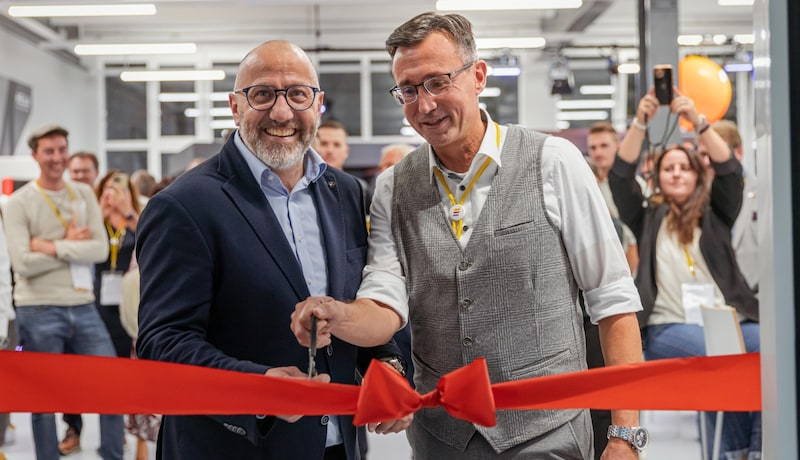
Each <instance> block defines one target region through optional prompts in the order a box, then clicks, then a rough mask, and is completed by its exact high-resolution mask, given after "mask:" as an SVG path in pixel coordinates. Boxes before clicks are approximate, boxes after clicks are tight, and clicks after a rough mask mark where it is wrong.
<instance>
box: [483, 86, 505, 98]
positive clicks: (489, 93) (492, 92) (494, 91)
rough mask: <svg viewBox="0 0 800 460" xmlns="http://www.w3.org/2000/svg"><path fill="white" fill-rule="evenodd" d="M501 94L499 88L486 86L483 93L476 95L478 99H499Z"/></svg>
mask: <svg viewBox="0 0 800 460" xmlns="http://www.w3.org/2000/svg"><path fill="white" fill-rule="evenodd" d="M501 94H503V92H502V91H501V90H500V88H498V87H496V86H487V87H485V88H483V91H481V93H480V94H479V95H478V97H500V95H501Z"/></svg>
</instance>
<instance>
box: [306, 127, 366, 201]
mask: <svg viewBox="0 0 800 460" xmlns="http://www.w3.org/2000/svg"><path fill="white" fill-rule="evenodd" d="M313 147H314V150H316V151H317V153H319V155H320V156H321V157H322V159H323V160H325V163H326V164H327V165H328V166H332V167H334V168H336V169H341V170H342V171H344V163H345V161H347V157H349V156H350V145H349V144H348V143H347V128H345V126H344V124H342V123H340V122H338V121H336V120H325V121H323V122H322V123H320V125H319V128H317V136H316V137H315V138H314V145H313ZM353 177H355V178H356V181H357V182H358V185H359V186H361V193H362V195H363V200H364V209H366V211H367V214H369V206H370V204H371V203H372V187H370V186H369V184H368V183H367V181H365V180H364V179H362V178H360V177H357V176H353Z"/></svg>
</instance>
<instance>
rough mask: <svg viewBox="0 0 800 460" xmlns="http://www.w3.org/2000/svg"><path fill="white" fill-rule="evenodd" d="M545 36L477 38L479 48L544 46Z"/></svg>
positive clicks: (476, 42)
mask: <svg viewBox="0 0 800 460" xmlns="http://www.w3.org/2000/svg"><path fill="white" fill-rule="evenodd" d="M546 43H547V42H546V41H545V39H544V37H508V38H476V39H475V45H476V46H477V47H478V49H502V48H544V45H545V44H546Z"/></svg>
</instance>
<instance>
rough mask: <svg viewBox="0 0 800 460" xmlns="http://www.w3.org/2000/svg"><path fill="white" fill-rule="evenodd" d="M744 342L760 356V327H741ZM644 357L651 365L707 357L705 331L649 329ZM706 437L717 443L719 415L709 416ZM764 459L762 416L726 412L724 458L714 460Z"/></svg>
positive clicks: (694, 328) (745, 324)
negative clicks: (657, 360) (716, 432)
mask: <svg viewBox="0 0 800 460" xmlns="http://www.w3.org/2000/svg"><path fill="white" fill-rule="evenodd" d="M741 328H742V338H743V339H744V345H745V350H747V352H756V351H760V350H761V346H760V342H759V330H760V328H759V326H758V323H753V322H750V321H746V322H743V323H741ZM644 336H645V348H644V356H645V359H647V360H648V361H650V360H653V359H668V358H688V357H692V356H705V354H706V344H705V337H704V336H703V327H702V326H698V325H696V324H658V325H654V326H647V327H646V328H645V334H644ZM704 415H705V418H706V433H708V439H709V440H711V439H713V433H714V425H715V423H716V413H713V412H707V413H705V414H704ZM711 449H712V445H711V442H708V458H711ZM743 457H745V458H750V459H759V458H761V412H725V415H724V416H723V419H722V440H721V445H720V457H719V459H713V460H727V459H729V458H737V459H739V458H743Z"/></svg>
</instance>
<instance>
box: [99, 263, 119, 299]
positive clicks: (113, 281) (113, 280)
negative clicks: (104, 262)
mask: <svg viewBox="0 0 800 460" xmlns="http://www.w3.org/2000/svg"><path fill="white" fill-rule="evenodd" d="M122 275H123V273H122V272H116V271H105V272H103V274H102V275H101V277H100V305H119V304H120V303H121V301H122Z"/></svg>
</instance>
